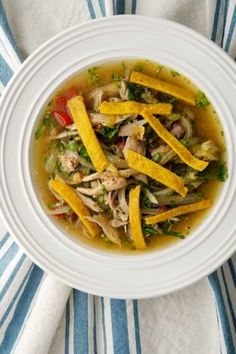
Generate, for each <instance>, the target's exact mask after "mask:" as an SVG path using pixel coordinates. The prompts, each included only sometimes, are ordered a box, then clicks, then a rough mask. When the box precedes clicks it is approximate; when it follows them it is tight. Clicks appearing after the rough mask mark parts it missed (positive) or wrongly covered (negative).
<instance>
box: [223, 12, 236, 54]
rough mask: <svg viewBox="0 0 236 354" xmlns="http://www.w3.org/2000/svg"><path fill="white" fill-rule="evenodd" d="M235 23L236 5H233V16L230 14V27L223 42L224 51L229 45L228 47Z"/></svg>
mask: <svg viewBox="0 0 236 354" xmlns="http://www.w3.org/2000/svg"><path fill="white" fill-rule="evenodd" d="M235 23H236V6H235V7H234V12H233V16H232V19H231V23H230V27H229V33H228V36H227V40H226V44H225V51H226V52H228V50H229V47H230V43H231V39H232V37H233V33H234V28H235Z"/></svg>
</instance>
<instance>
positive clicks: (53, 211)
mask: <svg viewBox="0 0 236 354" xmlns="http://www.w3.org/2000/svg"><path fill="white" fill-rule="evenodd" d="M69 211H70V207H69V205H62V206H61V207H58V208H55V209H47V213H48V214H50V215H59V214H65V213H68V212H69Z"/></svg>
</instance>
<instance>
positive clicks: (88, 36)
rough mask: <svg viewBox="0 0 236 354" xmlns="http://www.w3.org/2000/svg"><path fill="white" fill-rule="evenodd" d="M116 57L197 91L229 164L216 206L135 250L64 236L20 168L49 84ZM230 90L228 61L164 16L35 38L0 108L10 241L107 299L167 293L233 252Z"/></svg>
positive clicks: (233, 82)
mask: <svg viewBox="0 0 236 354" xmlns="http://www.w3.org/2000/svg"><path fill="white" fill-rule="evenodd" d="M124 58H146V59H150V60H153V61H157V62H159V63H162V64H164V65H166V66H169V67H171V68H173V69H175V70H177V71H179V72H182V73H183V74H185V75H186V76H187V77H189V78H190V79H191V80H192V81H193V82H194V83H196V84H197V86H198V87H199V88H200V89H202V90H203V91H204V92H205V93H206V94H207V96H208V97H209V98H210V99H211V101H212V103H213V105H214V107H215V109H216V111H217V113H218V115H219V117H220V119H221V122H222V125H223V128H224V132H225V137H226V142H227V152H228V168H229V178H228V180H227V182H225V183H224V184H223V185H222V191H221V193H220V196H219V198H218V201H217V203H216V205H215V206H214V207H213V208H212V210H211V212H210V213H209V215H208V217H207V218H206V219H205V220H204V222H203V223H202V224H201V225H200V226H199V227H198V228H197V229H196V230H195V231H194V232H193V233H192V235H191V236H190V237H188V238H187V239H185V240H183V241H182V242H179V243H177V244H175V245H174V246H171V247H169V248H167V249H164V250H160V251H155V252H150V253H145V254H141V255H135V256H132V255H123V254H122V255H119V254H115V253H114V254H111V253H105V252H102V251H100V250H96V249H92V248H90V247H88V246H86V245H84V244H83V243H81V242H80V241H78V242H75V241H74V240H73V239H72V238H70V237H68V236H67V235H65V233H64V231H63V230H62V229H61V228H59V227H58V226H57V225H56V224H54V223H53V222H52V221H51V220H50V219H49V218H48V216H47V215H46V214H45V212H44V211H43V208H42V206H41V204H40V202H39V200H38V198H37V193H36V191H35V187H34V183H33V181H32V176H31V168H30V165H31V150H30V149H31V143H32V140H33V131H34V129H35V122H36V120H37V118H38V116H39V114H40V112H41V110H42V107H43V106H44V105H45V104H46V102H47V101H48V99H49V97H50V96H51V95H52V94H53V92H54V91H55V89H56V88H58V87H59V86H60V85H61V84H62V83H63V82H64V81H65V80H67V79H68V78H69V77H71V76H73V75H74V74H75V73H77V72H78V71H80V70H84V69H86V68H88V67H91V66H93V65H96V64H98V63H101V62H106V61H113V60H119V59H124ZM235 87H236V67H235V63H234V62H233V61H232V60H231V59H230V58H229V57H228V56H227V55H226V54H225V53H224V52H223V51H222V50H221V49H220V48H219V47H218V46H216V45H215V44H213V43H212V42H210V41H208V40H207V39H205V38H204V37H202V36H201V35H199V34H197V33H195V32H194V31H192V30H190V29H188V28H186V27H184V26H182V25H179V24H176V23H173V22H169V21H165V20H160V19H159V20H155V19H152V18H146V17H140V16H117V17H110V18H106V19H102V20H96V21H92V22H87V23H85V24H82V25H79V26H76V27H74V28H72V29H69V30H67V31H66V32H63V33H62V34H60V35H58V36H57V37H55V38H53V39H52V40H50V41H49V42H47V43H45V44H44V45H43V46H42V47H40V48H39V49H38V50H37V51H36V52H35V53H34V54H33V55H31V56H30V57H29V58H28V59H27V60H26V61H25V62H24V64H23V65H22V67H21V70H20V71H19V72H18V73H17V75H15V77H14V78H13V79H12V80H11V82H10V84H9V85H8V88H7V90H6V91H5V94H4V97H3V98H2V105H1V111H0V122H1V123H0V124H1V126H0V164H1V165H0V182H1V183H0V190H1V195H2V198H1V201H0V203H1V204H0V205H1V209H2V214H3V216H4V219H5V221H6V223H7V225H8V227H9V230H10V232H11V234H12V236H13V237H14V238H15V240H16V242H17V243H18V244H19V245H20V246H21V247H22V248H23V249H24V251H25V253H26V254H27V255H28V256H29V257H30V258H31V259H32V260H33V261H34V262H35V263H36V264H38V265H39V266H40V267H41V268H42V269H44V270H45V271H46V272H48V273H52V274H54V275H55V276H56V277H57V278H58V279H60V280H61V281H62V282H64V283H66V284H68V285H71V286H72V287H75V288H78V289H81V290H84V291H86V292H89V293H93V294H97V295H104V296H110V297H115V298H146V297H153V296H158V295H163V294H167V293H169V292H173V291H175V290H177V289H180V288H183V287H185V286H187V285H189V284H191V283H193V282H195V281H197V280H199V279H200V278H202V277H203V276H205V275H207V274H209V273H211V272H212V271H214V270H215V269H216V268H217V267H219V266H220V265H221V264H222V263H223V262H224V261H226V260H227V259H228V258H229V257H230V255H231V254H232V253H233V252H234V251H235V249H236V242H235V241H236V222H235V210H236V199H235V186H236V163H235V152H236V139H235V137H236V127H235V118H234V117H235V112H236V99H235Z"/></svg>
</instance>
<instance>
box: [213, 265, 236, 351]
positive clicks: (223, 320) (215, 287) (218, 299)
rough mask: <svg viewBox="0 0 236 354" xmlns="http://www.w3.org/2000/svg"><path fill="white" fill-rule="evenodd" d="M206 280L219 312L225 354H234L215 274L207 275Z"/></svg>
mask: <svg viewBox="0 0 236 354" xmlns="http://www.w3.org/2000/svg"><path fill="white" fill-rule="evenodd" d="M208 278H209V280H210V283H211V286H212V289H213V291H214V293H215V297H216V302H217V307H218V310H219V314H220V320H221V324H222V329H223V334H224V339H225V344H226V346H227V354H235V351H234V345H233V340H232V336H231V331H230V325H229V320H228V317H227V313H226V309H225V305H224V298H223V294H222V290H221V287H220V282H219V279H218V275H217V272H214V273H212V274H211V275H209V277H208Z"/></svg>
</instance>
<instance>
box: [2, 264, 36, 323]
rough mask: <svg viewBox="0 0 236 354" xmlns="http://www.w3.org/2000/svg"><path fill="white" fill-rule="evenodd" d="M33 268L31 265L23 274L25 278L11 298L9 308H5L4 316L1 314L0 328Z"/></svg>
mask: <svg viewBox="0 0 236 354" xmlns="http://www.w3.org/2000/svg"><path fill="white" fill-rule="evenodd" d="M33 266H34V265H33V264H32V265H31V267H30V268H29V270H28V272H27V273H26V274H25V276H24V278H23V280H22V282H21V284H20V286H19V288H18V289H17V291H16V293H15V295H14V296H13V298H12V300H11V302H10V304H9V306H8V307H7V309H6V311H5V312H4V314H3V316H2V318H1V320H0V326H2V325H3V323H4V322H5V320H6V318H7V316H8V315H9V313H10V312H11V309H12V307H13V306H14V304H15V302H16V300H17V298H18V296H19V294H20V292H21V289H22V288H23V286H24V285H25V282H26V280H27V278H28V277H29V274H30V272H31V271H32V269H33Z"/></svg>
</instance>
